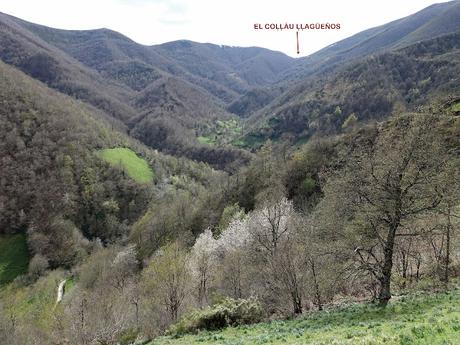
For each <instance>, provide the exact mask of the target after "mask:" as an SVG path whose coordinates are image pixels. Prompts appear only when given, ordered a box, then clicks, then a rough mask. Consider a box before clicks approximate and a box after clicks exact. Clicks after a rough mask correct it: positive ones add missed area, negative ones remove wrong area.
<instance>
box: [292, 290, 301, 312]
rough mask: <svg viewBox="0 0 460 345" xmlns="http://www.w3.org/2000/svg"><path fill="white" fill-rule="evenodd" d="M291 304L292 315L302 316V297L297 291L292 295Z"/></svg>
mask: <svg viewBox="0 0 460 345" xmlns="http://www.w3.org/2000/svg"><path fill="white" fill-rule="evenodd" d="M296 290H297V289H296ZM292 304H293V306H294V315H300V314H302V297H300V294H299V293H298V292H297V291H295V292H294V293H293V294H292Z"/></svg>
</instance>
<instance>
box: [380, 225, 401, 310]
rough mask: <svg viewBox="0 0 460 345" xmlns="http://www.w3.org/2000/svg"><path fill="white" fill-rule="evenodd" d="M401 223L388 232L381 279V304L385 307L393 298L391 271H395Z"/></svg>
mask: <svg viewBox="0 0 460 345" xmlns="http://www.w3.org/2000/svg"><path fill="white" fill-rule="evenodd" d="M398 226H399V222H397V223H395V224H393V225H392V226H391V227H390V229H389V232H388V236H387V239H386V243H385V248H384V259H383V267H382V276H381V278H380V291H379V297H378V299H379V304H380V305H381V306H382V307H385V306H386V305H387V304H388V301H389V300H390V298H391V271H392V269H393V249H394V245H395V237H396V231H397V229H398Z"/></svg>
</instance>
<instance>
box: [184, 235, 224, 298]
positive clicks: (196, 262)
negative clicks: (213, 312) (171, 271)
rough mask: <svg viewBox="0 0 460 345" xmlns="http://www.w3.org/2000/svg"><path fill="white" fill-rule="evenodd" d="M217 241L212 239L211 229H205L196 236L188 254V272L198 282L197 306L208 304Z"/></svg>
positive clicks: (214, 268)
mask: <svg viewBox="0 0 460 345" xmlns="http://www.w3.org/2000/svg"><path fill="white" fill-rule="evenodd" d="M217 248H218V241H217V240H216V239H215V238H214V237H213V234H212V231H211V229H209V228H208V229H206V230H205V231H204V232H203V233H202V234H200V236H198V238H197V240H196V242H195V244H194V246H193V247H192V250H191V253H190V261H189V265H190V270H191V273H192V276H193V277H194V279H195V280H196V281H197V282H198V284H197V285H198V294H197V300H198V305H199V306H200V307H202V306H203V305H204V304H205V303H207V302H208V289H209V285H210V281H211V280H212V279H213V277H214V274H215V271H216V266H217V264H216V262H217Z"/></svg>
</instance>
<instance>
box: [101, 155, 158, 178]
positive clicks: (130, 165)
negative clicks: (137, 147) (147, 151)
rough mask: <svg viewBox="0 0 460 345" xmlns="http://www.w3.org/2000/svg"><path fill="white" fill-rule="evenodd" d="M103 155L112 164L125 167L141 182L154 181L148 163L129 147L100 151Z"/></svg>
mask: <svg viewBox="0 0 460 345" xmlns="http://www.w3.org/2000/svg"><path fill="white" fill-rule="evenodd" d="M99 153H100V155H101V157H102V158H103V159H104V160H105V161H106V162H108V163H109V164H110V165H112V166H117V167H120V168H121V169H123V170H124V171H125V172H126V173H127V174H128V176H129V177H131V178H132V179H133V180H135V181H136V182H139V183H149V182H152V180H153V177H154V174H153V171H152V169H151V168H150V166H149V165H148V163H147V162H146V161H145V160H144V159H143V158H140V157H139V156H138V155H137V154H136V153H135V152H134V151H132V150H130V149H128V148H123V147H119V148H114V149H105V150H101V151H99Z"/></svg>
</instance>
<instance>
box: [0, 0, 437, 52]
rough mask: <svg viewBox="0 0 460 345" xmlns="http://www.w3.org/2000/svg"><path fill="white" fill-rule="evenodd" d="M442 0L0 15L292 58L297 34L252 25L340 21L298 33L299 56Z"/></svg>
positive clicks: (249, 0)
mask: <svg viewBox="0 0 460 345" xmlns="http://www.w3.org/2000/svg"><path fill="white" fill-rule="evenodd" d="M436 2H445V1H443V0H438V1H434V0H408V1H404V0H386V1H377V0H367V1H366V0H349V1H344V0H315V1H312V0H303V1H302V0H300V1H299V0H277V1H274V0H226V1H223V0H78V1H66V0H0V11H1V12H4V13H8V14H11V15H14V16H17V17H20V18H22V19H25V20H28V21H31V22H34V23H38V24H43V25H47V26H51V27H55V28H60V29H95V28H101V27H105V28H109V29H112V30H115V31H118V32H120V33H122V34H124V35H126V36H128V37H130V38H131V39H133V40H134V41H136V42H138V43H142V44H146V45H152V44H158V43H163V42H168V41H173V40H178V39H188V40H192V41H197V42H210V43H215V44H224V45H232V46H259V47H265V48H269V49H273V50H279V51H282V52H284V53H286V54H289V55H291V56H296V46H295V45H296V39H295V32H294V31H281V32H277V31H265V30H264V31H256V30H254V23H261V24H262V23H272V22H273V23H286V22H289V23H316V22H330V23H340V24H341V27H342V28H341V30H338V31H310V32H306V31H304V32H300V52H301V54H300V56H305V55H308V54H311V53H313V52H315V51H317V50H319V49H321V48H323V47H325V46H327V45H329V44H331V43H334V42H336V41H338V40H340V39H343V38H346V37H348V36H351V35H353V34H355V33H357V32H359V31H362V30H365V29H368V28H370V27H374V26H378V25H381V24H384V23H387V22H389V21H392V20H395V19H398V18H401V17H404V16H407V15H409V14H412V13H415V12H417V11H419V10H421V9H423V8H425V7H427V6H429V5H431V4H433V3H436Z"/></svg>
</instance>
